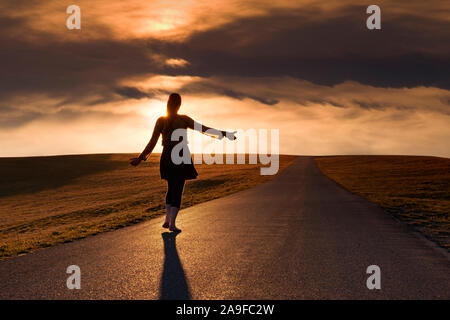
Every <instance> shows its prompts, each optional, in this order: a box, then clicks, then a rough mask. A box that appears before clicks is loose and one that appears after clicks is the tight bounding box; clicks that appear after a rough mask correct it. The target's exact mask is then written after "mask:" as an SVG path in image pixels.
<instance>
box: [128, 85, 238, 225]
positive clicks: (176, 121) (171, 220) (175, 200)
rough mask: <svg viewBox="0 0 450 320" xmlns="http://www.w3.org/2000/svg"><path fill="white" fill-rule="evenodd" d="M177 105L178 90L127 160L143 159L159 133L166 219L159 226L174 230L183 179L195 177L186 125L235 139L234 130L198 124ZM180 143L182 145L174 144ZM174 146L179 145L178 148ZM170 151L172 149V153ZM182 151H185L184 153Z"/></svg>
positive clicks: (179, 100) (149, 152) (219, 136)
mask: <svg viewBox="0 0 450 320" xmlns="http://www.w3.org/2000/svg"><path fill="white" fill-rule="evenodd" d="M180 106H181V96H180V95H179V94H178V93H172V94H171V95H170V96H169V100H168V101H167V116H165V117H160V118H158V120H157V121H156V124H155V128H154V130H153V134H152V137H151V139H150V141H149V143H148V144H147V146H146V147H145V149H144V151H142V153H141V154H140V155H139V157H137V158H132V159H130V164H131V165H133V166H137V165H138V164H139V163H140V162H141V161H145V160H146V159H147V156H148V155H149V154H151V153H152V151H153V149H154V147H155V145H156V143H157V142H158V139H159V136H160V135H162V145H163V151H162V153H161V159H160V166H159V171H160V174H161V179H165V180H167V186H168V187H167V194H166V221H165V222H164V224H163V227H164V228H169V230H170V231H174V232H180V231H181V230H180V229H178V228H177V227H176V225H175V220H176V218H177V215H178V211H179V210H180V205H181V196H182V194H183V188H184V183H185V182H186V180H189V179H196V178H197V175H198V174H197V170H195V167H194V164H193V161H192V157H191V154H190V151H189V148H188V147H187V138H186V129H187V128H189V129H194V130H198V131H200V132H202V133H205V134H207V135H209V136H213V137H216V138H219V139H222V138H223V137H225V136H226V137H227V138H228V139H230V140H235V139H236V136H235V133H236V131H234V132H227V131H220V130H217V129H214V128H210V127H207V126H204V125H202V124H199V123H197V122H195V121H194V120H193V119H192V118H190V117H188V116H186V115H181V114H178V110H179V109H180ZM180 143H181V144H182V145H181V146H182V148H179V146H177V145H178V144H180ZM175 146H177V149H175V150H173V149H174V147H175ZM178 149H180V151H179V152H178ZM172 151H174V154H173V155H172ZM184 152H186V153H187V154H184ZM173 156H175V157H176V158H178V159H183V161H182V162H181V163H178V162H179V161H178V160H177V161H175V162H174V161H173Z"/></svg>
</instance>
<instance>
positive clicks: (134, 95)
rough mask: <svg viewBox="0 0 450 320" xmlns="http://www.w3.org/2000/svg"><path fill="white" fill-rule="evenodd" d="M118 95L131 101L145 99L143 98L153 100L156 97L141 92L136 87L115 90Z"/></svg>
mask: <svg viewBox="0 0 450 320" xmlns="http://www.w3.org/2000/svg"><path fill="white" fill-rule="evenodd" d="M114 92H116V93H117V94H119V95H121V96H123V97H125V98H130V99H137V100H139V99H143V98H151V97H153V96H154V94H152V93H147V92H143V91H141V90H139V89H138V88H135V87H120V88H116V89H115V90H114Z"/></svg>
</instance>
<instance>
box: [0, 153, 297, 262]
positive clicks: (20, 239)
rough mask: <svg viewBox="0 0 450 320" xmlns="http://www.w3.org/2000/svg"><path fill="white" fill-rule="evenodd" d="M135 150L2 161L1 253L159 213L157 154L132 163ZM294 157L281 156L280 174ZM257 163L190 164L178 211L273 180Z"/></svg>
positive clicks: (161, 196) (160, 191)
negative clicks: (192, 169) (192, 170)
mask: <svg viewBox="0 0 450 320" xmlns="http://www.w3.org/2000/svg"><path fill="white" fill-rule="evenodd" d="M135 156H136V155H135V154H113V155H77V156H58V157H30V158H2V159H0V175H1V177H2V180H1V182H0V258H5V257H8V256H13V255H16V254H20V253H25V252H30V251H32V250H35V249H38V248H44V247H49V246H53V245H55V244H58V243H63V242H69V241H72V240H75V239H80V238H84V237H86V236H89V235H94V234H97V233H100V232H105V231H110V230H114V229H117V228H121V227H124V226H127V225H131V224H134V223H137V222H140V221H144V220H147V219H150V218H152V217H154V216H156V215H160V214H162V213H163V212H164V199H165V192H166V183H165V181H164V180H161V179H160V176H159V155H158V154H155V155H152V156H151V157H150V159H149V160H148V161H147V162H143V163H142V164H141V165H140V166H138V167H131V166H130V165H129V164H128V159H129V158H131V157H135ZM294 159H295V157H294V156H280V171H281V170H282V169H284V168H285V167H287V166H288V165H289V164H291V163H292V161H293V160H294ZM260 166H261V165H259V164H258V165H249V164H245V165H225V164H224V165H205V164H202V165H196V168H197V171H198V172H199V177H198V178H197V179H196V180H192V181H189V182H188V183H187V185H186V189H185V191H184V195H183V203H182V206H183V207H184V208H186V207H189V206H192V205H195V204H198V203H201V202H204V201H208V200H212V199H215V198H219V197H222V196H225V195H228V194H231V193H234V192H237V191H240V190H243V189H246V188H249V187H252V186H254V185H256V184H259V183H262V182H264V181H267V180H268V179H271V178H272V176H261V175H260V174H259V168H260Z"/></svg>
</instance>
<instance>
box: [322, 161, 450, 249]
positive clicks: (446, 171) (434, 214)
mask: <svg viewBox="0 0 450 320" xmlns="http://www.w3.org/2000/svg"><path fill="white" fill-rule="evenodd" d="M315 160H316V162H317V165H318V166H319V168H320V170H321V171H322V172H323V173H324V174H326V175H327V176H329V177H330V178H331V179H333V180H335V181H336V182H337V183H339V184H340V185H342V186H343V187H345V188H346V189H348V190H350V191H351V192H353V193H356V194H359V195H361V196H363V197H365V198H366V199H368V200H370V201H372V202H375V203H377V204H379V205H380V206H381V207H382V208H384V209H385V210H387V211H388V212H390V213H392V214H393V215H394V216H395V217H397V218H398V219H400V220H401V221H404V222H405V223H407V224H408V225H410V226H411V227H413V228H414V229H415V230H417V231H419V232H421V233H422V234H424V235H425V236H426V237H427V238H429V239H431V240H433V241H435V242H436V243H438V244H439V245H440V246H442V247H444V248H446V249H447V250H450V159H448V158H438V157H425V156H333V157H317V158H315Z"/></svg>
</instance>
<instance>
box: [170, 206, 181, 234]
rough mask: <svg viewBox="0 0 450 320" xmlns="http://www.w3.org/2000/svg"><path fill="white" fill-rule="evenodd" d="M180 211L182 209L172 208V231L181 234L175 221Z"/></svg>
mask: <svg viewBox="0 0 450 320" xmlns="http://www.w3.org/2000/svg"><path fill="white" fill-rule="evenodd" d="M178 211H180V208H177V207H172V214H171V215H170V223H169V224H170V227H169V230H170V231H175V232H180V231H181V230H180V229H178V228H177V227H176V225H175V221H176V219H177V215H178Z"/></svg>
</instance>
